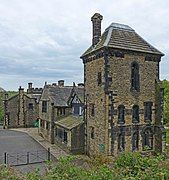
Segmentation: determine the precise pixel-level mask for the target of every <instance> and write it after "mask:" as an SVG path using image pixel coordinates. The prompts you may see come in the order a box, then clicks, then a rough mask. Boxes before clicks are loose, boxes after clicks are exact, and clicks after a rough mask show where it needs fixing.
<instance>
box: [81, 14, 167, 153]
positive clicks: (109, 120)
mask: <svg viewBox="0 0 169 180" xmlns="http://www.w3.org/2000/svg"><path fill="white" fill-rule="evenodd" d="M102 19H103V17H102V16H101V15H100V14H98V13H96V14H94V16H93V17H92V22H93V41H92V45H91V47H89V49H88V50H87V51H86V52H85V53H84V54H83V55H82V56H81V58H82V60H83V63H84V82H85V107H86V109H85V117H84V121H85V150H86V153H87V154H88V155H95V154H100V153H101V154H104V155H118V154H119V153H120V152H122V151H142V152H146V153H147V152H154V151H159V152H161V151H163V149H164V148H163V147H164V146H163V144H165V130H164V127H163V125H162V114H163V111H162V109H163V108H162V106H163V103H162V102H163V95H162V94H163V89H162V88H161V85H160V80H159V63H160V61H161V57H162V56H163V53H161V52H160V51H158V50H157V49H156V48H154V47H153V46H151V45H150V44H149V43H147V42H146V41H145V40H144V39H143V38H142V37H140V36H139V35H138V34H137V33H136V32H135V30H133V29H132V28H131V27H129V26H127V25H123V24H118V23H112V24H111V25H110V26H109V27H108V28H107V29H106V30H105V31H104V33H103V34H102V35H101V20H102Z"/></svg>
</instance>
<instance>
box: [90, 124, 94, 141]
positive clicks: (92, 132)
mask: <svg viewBox="0 0 169 180" xmlns="http://www.w3.org/2000/svg"><path fill="white" fill-rule="evenodd" d="M91 139H94V127H91Z"/></svg>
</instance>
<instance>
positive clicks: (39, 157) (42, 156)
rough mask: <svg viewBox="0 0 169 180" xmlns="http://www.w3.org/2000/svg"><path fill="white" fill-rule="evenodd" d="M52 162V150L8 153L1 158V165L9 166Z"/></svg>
mask: <svg viewBox="0 0 169 180" xmlns="http://www.w3.org/2000/svg"><path fill="white" fill-rule="evenodd" d="M50 160H51V153H50V148H48V150H37V151H29V152H21V153H7V152H5V153H4V155H3V156H0V164H6V165H9V166H20V165H27V164H35V163H43V162H45V161H50Z"/></svg>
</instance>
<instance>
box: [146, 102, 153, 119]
mask: <svg viewBox="0 0 169 180" xmlns="http://www.w3.org/2000/svg"><path fill="white" fill-rule="evenodd" d="M152 106H153V103H152V102H145V103H144V120H145V122H146V121H148V122H149V121H152Z"/></svg>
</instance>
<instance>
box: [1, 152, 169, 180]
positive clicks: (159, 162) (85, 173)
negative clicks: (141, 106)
mask: <svg viewBox="0 0 169 180" xmlns="http://www.w3.org/2000/svg"><path fill="white" fill-rule="evenodd" d="M95 158H96V157H95ZM76 160H77V159H76V156H68V157H63V158H60V159H59V161H58V162H57V164H52V163H50V164H48V165H47V170H46V173H45V174H44V175H43V176H42V175H40V174H39V172H38V171H35V172H33V173H29V174H27V175H24V176H22V177H21V176H18V175H14V173H12V172H11V171H9V169H8V168H4V167H3V169H0V178H1V179H3V178H4V179H5V177H7V176H8V178H9V179H18V180H20V179H25V180H28V179H29V180H38V179H42V180H51V179H57V180H59V179H60V180H114V179H117V180H118V179H136V180H137V179H143V180H144V179H145V180H147V179H157V180H163V179H169V159H166V157H164V156H162V155H158V156H149V157H143V156H142V155H141V154H140V153H124V154H121V155H120V156H119V157H118V158H116V159H113V158H112V161H111V163H110V161H107V160H106V158H105V157H102V156H99V157H97V158H96V160H94V158H93V159H90V161H92V162H90V163H89V161H87V163H88V165H89V166H88V167H87V168H86V167H83V166H78V165H77V164H75V161H76ZM78 160H80V159H78ZM109 160H110V158H109ZM80 161H84V159H81V160H80ZM99 162H100V163H99ZM2 170H3V171H2ZM11 177H12V178H11Z"/></svg>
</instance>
